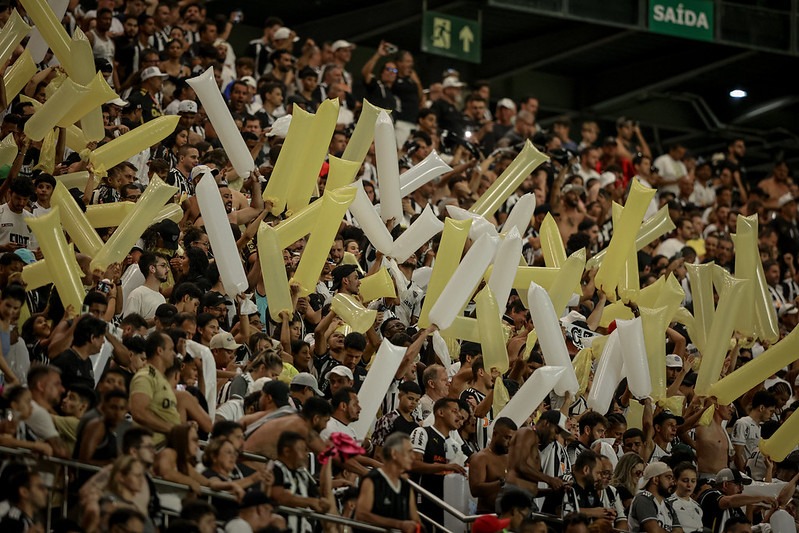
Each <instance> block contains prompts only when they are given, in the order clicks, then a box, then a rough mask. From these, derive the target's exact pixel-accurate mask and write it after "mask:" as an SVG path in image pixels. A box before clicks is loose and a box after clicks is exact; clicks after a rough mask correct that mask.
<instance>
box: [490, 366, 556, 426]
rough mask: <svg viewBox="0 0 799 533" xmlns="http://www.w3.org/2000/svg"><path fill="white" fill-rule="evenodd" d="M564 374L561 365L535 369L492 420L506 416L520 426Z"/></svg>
mask: <svg viewBox="0 0 799 533" xmlns="http://www.w3.org/2000/svg"><path fill="white" fill-rule="evenodd" d="M565 374H566V369H565V368H563V367H562V366H542V367H541V368H539V369H537V370H535V371H534V372H533V375H532V376H530V377H529V378H528V379H527V381H525V382H524V385H522V386H521V388H520V389H519V390H518V391H517V392H516V394H514V395H513V398H511V399H510V401H509V402H508V403H507V405H505V408H504V409H503V410H502V411H500V412H499V413H498V414H497V415H496V416H495V417H494V420H496V419H498V418H499V417H502V416H506V417H508V418H510V419H511V420H513V421H514V422H515V423H516V425H517V426H519V427H522V426H523V425H524V423H525V422H526V421H527V418H528V417H529V416H530V415H531V414H533V412H534V411H535V410H536V409H537V408H538V406H539V405H541V402H543V401H544V399H545V398H546V397H547V396H548V395H549V392H550V391H551V390H552V389H553V388H555V387H556V386H557V385H558V383H560V382H561V381H562V379H563V376H564V375H565Z"/></svg>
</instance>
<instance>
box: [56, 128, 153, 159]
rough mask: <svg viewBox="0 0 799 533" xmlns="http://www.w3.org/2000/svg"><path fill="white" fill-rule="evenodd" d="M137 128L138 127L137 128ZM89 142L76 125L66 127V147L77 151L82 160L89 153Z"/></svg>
mask: <svg viewBox="0 0 799 533" xmlns="http://www.w3.org/2000/svg"><path fill="white" fill-rule="evenodd" d="M137 129H138V128H137ZM88 144H89V139H87V138H86V135H85V134H84V133H83V130H81V129H80V128H79V127H77V126H70V127H68V128H67V147H68V148H69V149H70V150H72V151H73V152H78V154H79V155H80V157H81V159H82V160H84V161H85V160H86V158H87V157H88V156H89V155H90V154H89V152H88V150H86V146H87V145H88Z"/></svg>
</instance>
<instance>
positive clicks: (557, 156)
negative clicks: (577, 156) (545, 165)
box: [549, 148, 574, 166]
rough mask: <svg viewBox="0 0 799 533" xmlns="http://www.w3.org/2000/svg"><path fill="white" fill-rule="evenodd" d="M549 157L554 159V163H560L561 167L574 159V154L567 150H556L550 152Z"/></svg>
mask: <svg viewBox="0 0 799 533" xmlns="http://www.w3.org/2000/svg"><path fill="white" fill-rule="evenodd" d="M549 157H550V158H552V160H553V161H557V162H558V163H560V165H561V166H564V165H567V164H568V163H569V160H570V159H572V158H573V157H574V152H572V151H571V150H567V149H565V148H555V149H554V150H550V152H549Z"/></svg>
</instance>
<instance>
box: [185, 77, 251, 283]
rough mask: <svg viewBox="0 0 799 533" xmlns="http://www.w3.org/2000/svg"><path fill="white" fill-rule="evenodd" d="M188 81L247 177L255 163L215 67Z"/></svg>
mask: <svg viewBox="0 0 799 533" xmlns="http://www.w3.org/2000/svg"><path fill="white" fill-rule="evenodd" d="M186 81H187V83H188V84H189V85H190V86H191V88H192V89H194V92H196V93H197V97H198V98H199V99H200V102H202V104H203V108H204V109H205V113H206V114H207V115H208V120H210V121H211V124H213V125H214V129H215V130H216V134H217V136H218V137H219V142H221V143H222V147H223V148H224V149H225V153H226V154H227V156H228V158H229V159H230V162H231V163H232V164H233V168H234V169H236V174H238V175H239V176H241V177H242V178H246V177H247V176H249V175H250V172H252V171H253V169H255V163H254V162H253V160H252V156H250V150H249V149H248V148H247V144H246V143H245V142H244V138H243V137H242V136H241V132H240V131H239V129H238V128H237V127H236V123H235V122H234V121H233V117H232V116H231V115H230V110H229V109H228V107H227V105H226V104H225V99H224V98H222V93H221V92H220V91H219V87H217V85H216V80H215V79H214V69H213V67H209V68H208V69H207V70H206V71H205V72H203V73H202V74H200V75H199V76H195V77H194V78H190V79H188V80H186ZM226 290H227V289H226Z"/></svg>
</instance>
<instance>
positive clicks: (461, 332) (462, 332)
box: [441, 316, 481, 342]
mask: <svg viewBox="0 0 799 533" xmlns="http://www.w3.org/2000/svg"><path fill="white" fill-rule="evenodd" d="M441 335H442V336H443V337H445V338H447V339H460V340H463V341H469V342H480V340H481V337H480V328H479V327H478V325H477V319H474V318H469V317H465V316H456V317H455V320H453V321H452V324H451V325H450V327H448V328H447V329H445V330H443V331H442V332H441Z"/></svg>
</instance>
